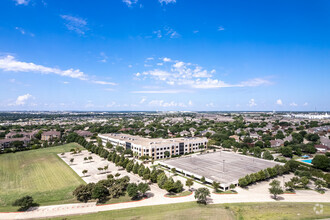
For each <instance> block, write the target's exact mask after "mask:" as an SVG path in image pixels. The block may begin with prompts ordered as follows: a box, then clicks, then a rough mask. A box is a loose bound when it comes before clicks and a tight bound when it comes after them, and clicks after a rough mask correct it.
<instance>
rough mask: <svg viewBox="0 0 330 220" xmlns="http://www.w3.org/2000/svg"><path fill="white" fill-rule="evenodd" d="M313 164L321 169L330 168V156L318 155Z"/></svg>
mask: <svg viewBox="0 0 330 220" xmlns="http://www.w3.org/2000/svg"><path fill="white" fill-rule="evenodd" d="M312 164H313V165H314V166H315V167H316V168H317V169H321V170H325V171H326V170H327V169H329V168H330V158H328V157H327V156H325V155H316V156H315V157H314V158H313V160H312Z"/></svg>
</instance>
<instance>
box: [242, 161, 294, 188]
mask: <svg viewBox="0 0 330 220" xmlns="http://www.w3.org/2000/svg"><path fill="white" fill-rule="evenodd" d="M289 171H290V168H289V166H288V165H284V166H281V165H276V166H275V167H272V168H270V167H269V168H267V169H264V170H260V171H259V172H257V173H251V174H248V175H246V176H245V177H242V178H240V179H239V180H238V184H239V185H240V186H241V187H245V186H247V185H250V184H253V183H255V182H258V181H263V180H266V179H268V178H272V177H275V176H277V175H282V174H284V173H288V172H289Z"/></svg>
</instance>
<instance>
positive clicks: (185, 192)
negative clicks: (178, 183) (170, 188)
mask: <svg viewBox="0 0 330 220" xmlns="http://www.w3.org/2000/svg"><path fill="white" fill-rule="evenodd" d="M192 194H193V192H191V191H183V192H181V193H177V194H170V193H167V194H165V195H164V197H166V198H180V197H187V196H190V195H192Z"/></svg>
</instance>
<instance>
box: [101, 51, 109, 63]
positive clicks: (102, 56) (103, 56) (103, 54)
mask: <svg viewBox="0 0 330 220" xmlns="http://www.w3.org/2000/svg"><path fill="white" fill-rule="evenodd" d="M100 57H101V60H99V62H101V63H106V62H108V56H107V55H106V54H105V53H104V52H101V53H100Z"/></svg>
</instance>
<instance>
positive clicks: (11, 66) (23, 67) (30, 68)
mask: <svg viewBox="0 0 330 220" xmlns="http://www.w3.org/2000/svg"><path fill="white" fill-rule="evenodd" d="M0 69H2V70H4V71H12V72H39V73H43V74H49V73H53V74H57V75H61V76H67V77H71V78H77V79H81V80H85V79H86V75H85V74H84V73H83V72H81V71H80V70H79V69H76V70H74V69H68V70H60V69H58V68H50V67H45V66H42V65H37V64H34V63H26V62H21V61H17V60H15V57H13V56H11V55H7V56H5V57H4V58H0Z"/></svg>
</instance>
